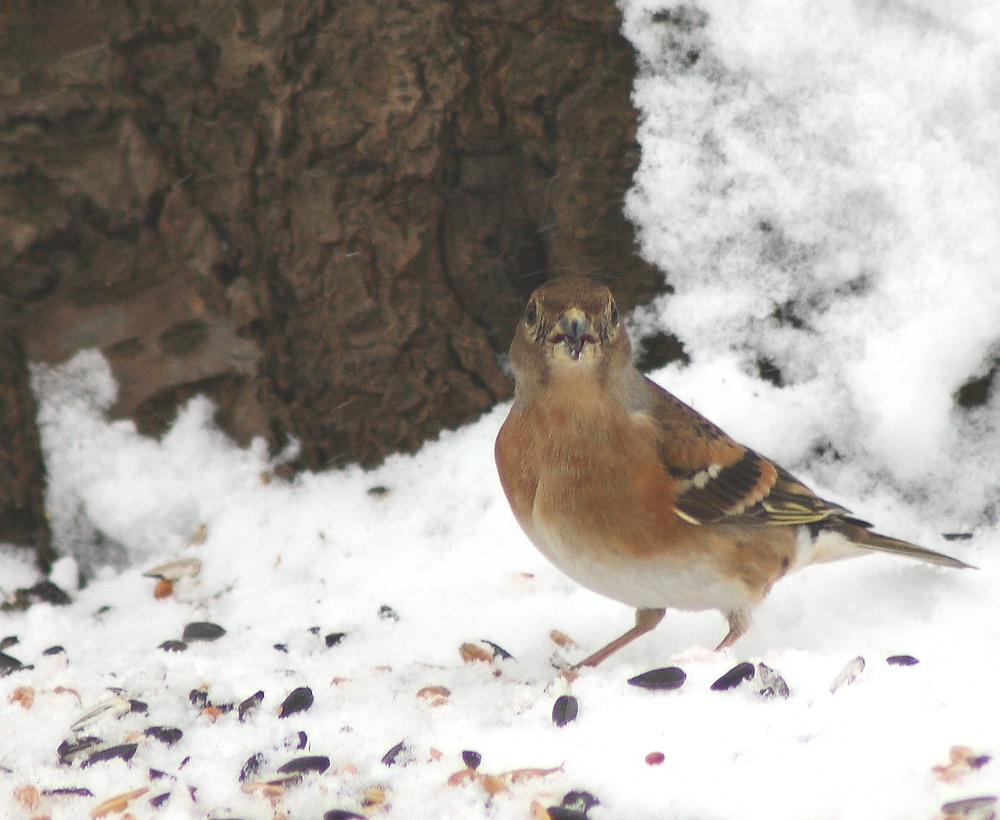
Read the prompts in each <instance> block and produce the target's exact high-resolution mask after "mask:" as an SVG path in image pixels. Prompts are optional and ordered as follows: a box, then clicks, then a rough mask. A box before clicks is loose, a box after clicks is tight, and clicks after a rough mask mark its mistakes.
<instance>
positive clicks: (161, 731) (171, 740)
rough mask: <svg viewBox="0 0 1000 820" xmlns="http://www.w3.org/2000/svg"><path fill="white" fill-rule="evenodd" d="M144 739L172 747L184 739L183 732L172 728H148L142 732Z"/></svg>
mask: <svg viewBox="0 0 1000 820" xmlns="http://www.w3.org/2000/svg"><path fill="white" fill-rule="evenodd" d="M143 734H144V735H145V736H146V737H152V738H155V739H156V740H158V741H160V742H161V743H165V744H166V745H167V746H173V745H174V744H175V743H176V742H177V741H178V740H180V739H181V738H182V737H184V732H182V731H181V730H180V729H178V728H176V727H174V726H150V727H149V728H148V729H146V731H144V732H143Z"/></svg>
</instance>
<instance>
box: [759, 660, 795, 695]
mask: <svg viewBox="0 0 1000 820" xmlns="http://www.w3.org/2000/svg"><path fill="white" fill-rule="evenodd" d="M757 683H759V684H760V688H759V689H758V690H757V694H758V695H760V696H761V697H762V698H787V697H788V696H789V695H790V694H791V692H790V690H789V689H788V684H787V683H785V679H784V678H783V677H781V675H779V674H778V673H777V672H775V671H774V670H773V669H772V668H771V667H770V666H768V665H767V664H765V663H758V664H757Z"/></svg>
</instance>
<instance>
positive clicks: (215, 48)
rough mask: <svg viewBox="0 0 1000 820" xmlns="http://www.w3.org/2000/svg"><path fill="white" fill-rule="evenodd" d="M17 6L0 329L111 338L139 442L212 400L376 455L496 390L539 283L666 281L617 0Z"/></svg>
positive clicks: (10, 37) (5, 18)
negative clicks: (641, 203)
mask: <svg viewBox="0 0 1000 820" xmlns="http://www.w3.org/2000/svg"><path fill="white" fill-rule="evenodd" d="M57 7H58V8H57ZM6 8H7V11H6V12H0V269H2V271H3V275H2V279H0V322H2V323H3V327H6V329H7V331H8V333H9V334H11V337H10V338H13V339H16V340H18V341H17V344H18V345H20V346H22V347H23V349H24V351H26V354H27V357H28V358H29V359H30V360H31V361H35V362H48V363H56V362H59V361H62V360H65V359H66V358H68V357H70V356H71V355H73V353H75V352H76V351H78V350H80V349H82V348H86V347H97V348H99V349H101V350H102V351H103V353H104V354H105V356H106V357H107V358H108V360H109V361H110V363H111V366H112V368H113V370H114V373H115V376H116V377H117V379H118V381H119V384H120V396H119V400H118V403H117V406H116V407H115V413H116V414H117V415H119V416H127V417H131V418H133V419H135V420H136V422H137V424H138V426H139V428H140V430H142V431H144V432H147V433H150V434H158V433H160V432H162V431H163V430H164V429H165V427H166V426H167V425H168V424H169V423H170V421H171V420H172V418H173V417H174V414H175V412H176V408H177V406H178V404H179V403H180V402H182V401H184V400H185V399H186V398H188V397H189V396H191V395H192V394H194V393H196V392H204V393H207V394H209V395H210V396H211V397H212V398H213V399H214V401H215V402H216V404H217V407H218V420H219V423H220V424H221V425H222V426H223V427H224V428H225V429H226V430H227V431H229V432H230V433H231V434H232V435H233V436H234V437H235V438H236V439H238V440H239V441H242V442H245V441H247V440H248V439H250V438H251V437H253V436H264V437H265V438H266V439H267V440H268V441H269V443H270V444H271V446H273V447H278V446H281V445H282V444H283V443H284V442H286V441H287V440H288V439H289V437H294V438H295V439H297V440H298V441H299V442H300V443H301V455H300V456H299V459H298V466H300V467H306V468H313V469H316V468H323V467H328V466H333V465H341V464H345V463H348V462H360V463H361V464H364V465H372V464H375V463H377V462H378V461H379V460H381V459H382V458H384V457H385V455H386V454H387V453H389V452H393V451H398V450H404V451H412V450H414V449H415V448H417V447H418V446H419V445H420V443H421V442H422V441H424V440H426V439H427V438H428V437H432V436H434V435H435V434H436V433H438V432H439V431H440V430H441V429H442V428H450V427H455V426H457V425H459V424H462V423H463V422H466V421H468V420H470V419H472V418H475V417H476V416H477V415H478V414H480V413H482V412H483V411H484V410H486V409H488V408H489V407H490V406H492V405H493V404H494V403H495V402H497V401H499V400H503V399H506V398H507V397H508V396H509V395H510V383H509V380H508V378H507V376H506V375H505V374H504V371H503V369H502V367H501V364H499V363H498V354H502V353H503V352H504V351H505V350H506V347H507V345H508V343H509V341H510V338H511V335H512V330H513V327H514V324H515V322H516V321H517V317H518V316H519V315H520V312H521V310H522V308H523V304H524V301H525V299H526V297H527V295H528V294H529V293H530V292H531V290H532V289H533V288H534V287H535V286H537V285H538V284H540V283H541V282H542V281H544V280H545V279H547V278H550V277H552V276H555V275H558V274H561V273H566V272H573V273H580V274H587V275H591V276H597V277H604V278H606V279H607V280H608V281H609V284H612V285H613V288H614V290H615V292H616V293H617V294H618V295H619V297H620V301H621V302H622V303H623V306H624V307H626V308H627V307H629V306H631V305H633V304H636V303H637V302H640V301H643V300H646V299H648V298H650V297H651V296H652V295H653V294H654V293H655V292H657V291H658V290H660V289H662V288H663V284H662V275H661V274H660V273H659V272H657V271H655V270H653V269H652V268H650V267H649V266H648V265H646V264H644V263H643V262H641V261H640V260H639V259H637V257H636V256H635V255H634V252H633V235H632V230H631V227H630V226H629V225H628V224H627V223H626V222H625V220H624V218H623V216H622V209H621V206H622V199H623V195H624V192H625V190H626V189H627V188H628V186H629V184H630V181H631V177H632V173H633V171H634V168H635V166H636V163H637V162H638V158H639V155H638V150H637V147H636V144H635V126H636V122H635V112H634V111H633V109H632V108H631V105H630V101H629V95H630V92H631V87H632V81H633V79H634V74H635V65H634V58H633V53H632V50H631V48H630V46H629V45H628V43H627V42H626V41H625V40H624V39H623V38H622V36H621V35H620V34H619V27H620V19H619V14H618V11H617V9H616V7H615V5H614V2H613V0H421V2H419V3H416V2H409V0H381V1H380V2H378V3H373V2H371V0H341V1H340V2H333V0H285V2H284V3H276V2H274V0H207V1H206V2H195V0H136V2H131V3H128V4H125V5H123V4H121V3H117V2H111V1H110V0H63V2H61V3H49V4H45V7H44V8H41V7H39V6H37V4H34V3H32V2H30V0H20V1H19V0H12V2H11V3H8V5H7V7H6ZM53 19H58V20H59V21H60V22H59V25H53V24H52V22H51V21H52V20H53ZM21 389H23V387H22V388H21ZM19 401H22V402H23V396H22V397H21V399H19ZM12 406H13V405H12ZM18 406H21V405H20V404H19V405H18ZM24 423H25V424H28V422H27V421H25V422H24ZM29 438H30V437H29ZM26 440H27V439H26ZM4 457H6V456H4ZM37 492H38V493H39V494H40V492H41V489H40V488H39V489H38V490H37ZM39 497H40V495H39ZM8 537H9V536H7V535H5V534H4V533H3V532H0V538H8Z"/></svg>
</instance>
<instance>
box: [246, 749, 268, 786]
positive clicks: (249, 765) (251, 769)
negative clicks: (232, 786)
mask: <svg viewBox="0 0 1000 820" xmlns="http://www.w3.org/2000/svg"><path fill="white" fill-rule="evenodd" d="M263 765H264V754H263V752H255V753H254V754H252V755H250V757H248V758H247V761H246V763H244V764H243V768H242V769H240V783H246V782H247V781H249V780H253V778H255V777H256V776H257V775H258V774H260V767H261V766H263Z"/></svg>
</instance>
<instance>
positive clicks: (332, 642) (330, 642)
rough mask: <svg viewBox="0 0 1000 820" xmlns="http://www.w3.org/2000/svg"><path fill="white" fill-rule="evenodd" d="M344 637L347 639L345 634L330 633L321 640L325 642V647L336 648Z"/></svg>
mask: <svg viewBox="0 0 1000 820" xmlns="http://www.w3.org/2000/svg"><path fill="white" fill-rule="evenodd" d="M346 637H347V633H346V632H331V633H330V634H328V635H327V636H326V637H325V638H324V639H323V640H324V641H326V645H327V647H331V646H336V645H337V644H338V643H340V642H341V641H342V640H344V638H346Z"/></svg>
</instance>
